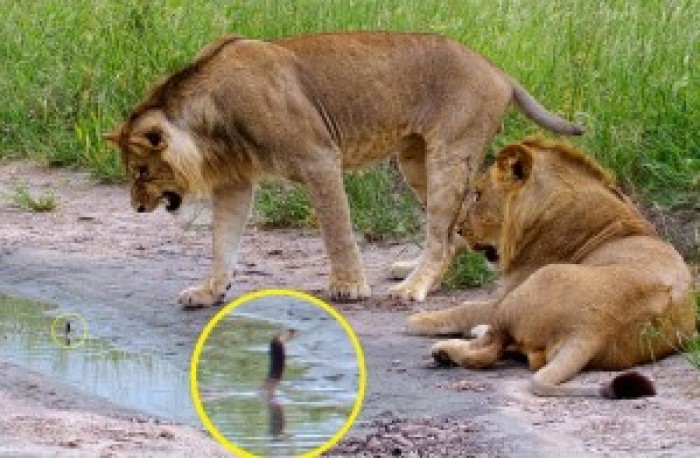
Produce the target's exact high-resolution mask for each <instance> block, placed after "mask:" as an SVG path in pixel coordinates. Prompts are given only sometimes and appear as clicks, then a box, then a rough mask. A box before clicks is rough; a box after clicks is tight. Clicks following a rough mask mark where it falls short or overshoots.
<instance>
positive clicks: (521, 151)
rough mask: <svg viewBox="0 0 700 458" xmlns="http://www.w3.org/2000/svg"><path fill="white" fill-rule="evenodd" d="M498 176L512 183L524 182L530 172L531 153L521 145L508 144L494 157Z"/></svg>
mask: <svg viewBox="0 0 700 458" xmlns="http://www.w3.org/2000/svg"><path fill="white" fill-rule="evenodd" d="M496 168H497V170H498V178H499V180H501V181H503V182H508V183H512V184H522V183H525V182H526V181H527V180H528V178H530V173H531V172H532V153H531V152H530V150H529V149H528V148H527V147H525V146H523V145H509V146H506V147H505V148H503V149H502V150H501V151H500V152H499V153H498V157H497V158H496Z"/></svg>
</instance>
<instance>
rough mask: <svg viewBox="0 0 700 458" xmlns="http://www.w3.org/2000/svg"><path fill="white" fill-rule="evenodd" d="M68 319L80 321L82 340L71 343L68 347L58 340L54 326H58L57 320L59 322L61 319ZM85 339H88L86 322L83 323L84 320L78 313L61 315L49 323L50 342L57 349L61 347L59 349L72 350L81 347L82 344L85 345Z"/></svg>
mask: <svg viewBox="0 0 700 458" xmlns="http://www.w3.org/2000/svg"><path fill="white" fill-rule="evenodd" d="M68 318H73V319H74V320H76V321H80V323H81V324H82V326H83V335H82V339H80V340H79V341H77V342H75V343H72V344H70V345H66V344H64V343H62V342H61V341H60V339H59V338H58V333H57V331H56V326H58V322H59V320H61V319H66V320H67V319H68ZM87 338H88V325H87V321H85V318H84V317H83V316H82V315H81V314H80V313H78V312H67V313H61V314H60V315H57V316H56V317H55V318H54V319H53V321H52V322H51V340H52V341H53V343H55V344H56V346H58V347H61V348H63V349H66V350H73V349H74V348H78V347H80V346H82V345H83V344H85V341H86V340H87Z"/></svg>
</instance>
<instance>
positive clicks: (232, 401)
mask: <svg viewBox="0 0 700 458" xmlns="http://www.w3.org/2000/svg"><path fill="white" fill-rule="evenodd" d="M365 384H366V368H365V361H364V355H363V352H362V347H361V346H360V343H359V341H358V339H357V336H356V335H355V333H354V332H353V330H352V329H351V328H350V326H349V325H348V323H347V322H346V321H345V319H344V318H343V317H342V316H341V315H340V314H339V313H338V312H337V311H336V310H335V309H334V308H333V307H331V306H330V305H328V304H326V303H325V302H323V301H321V300H320V299H317V298H315V297H313V296H310V295H308V294H305V293H301V292H298V291H293V290H281V289H270V290H261V291H256V292H253V293H249V294H246V295H243V296H241V297H240V298H238V299H237V300H235V301H233V302H231V303H229V304H228V305H227V306H225V307H224V308H223V309H222V310H220V311H219V313H217V314H216V315H215V316H214V317H213V318H212V319H211V320H210V321H209V323H207V325H206V326H205V328H204V330H203V331H202V333H201V335H200V336H199V338H198V339H197V343H196V345H195V348H194V352H193V354H192V361H191V366H190V391H191V395H192V399H193V402H194V406H195V408H196V410H197V413H198V415H199V417H200V419H201V421H202V423H203V424H204V426H205V427H206V429H207V430H208V431H209V432H210V433H211V435H212V436H213V437H214V438H215V439H216V440H217V441H218V442H220V443H221V444H222V445H223V446H224V447H225V448H226V449H227V450H229V451H231V452H233V453H235V454H236V456H242V457H254V456H285V457H286V456H304V457H313V456H318V455H320V454H321V453H323V452H325V451H327V450H329V449H330V448H332V447H333V446H334V445H335V444H336V443H337V442H338V441H339V440H340V439H341V438H342V437H343V436H344V435H345V434H346V433H347V432H348V430H349V429H350V428H351V426H352V424H353V422H354V421H355V418H356V417H357V415H358V414H359V412H360V409H361V407H362V402H363V400H364V393H365Z"/></svg>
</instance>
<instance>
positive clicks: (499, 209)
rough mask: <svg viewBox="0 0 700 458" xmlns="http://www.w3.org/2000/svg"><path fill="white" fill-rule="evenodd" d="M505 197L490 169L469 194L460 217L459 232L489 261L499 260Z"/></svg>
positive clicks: (457, 225) (457, 227)
mask: <svg viewBox="0 0 700 458" xmlns="http://www.w3.org/2000/svg"><path fill="white" fill-rule="evenodd" d="M503 204H504V194H503V192H502V190H500V189H499V188H498V186H496V184H495V183H494V181H493V173H492V171H491V170H488V171H487V172H486V173H484V174H483V175H482V177H481V178H480V179H479V181H478V182H477V183H476V186H475V187H474V189H472V190H471V191H469V192H468V193H467V195H466V198H465V200H464V202H463V204H462V208H461V210H460V214H459V217H458V218H457V224H456V229H457V232H458V233H459V234H460V235H461V236H462V237H464V239H465V240H466V241H467V243H468V244H469V246H470V247H471V249H472V250H475V251H482V252H484V255H485V256H486V258H487V259H488V260H489V261H490V262H496V261H497V260H498V250H497V247H498V241H499V239H500V237H501V226H502V223H503Z"/></svg>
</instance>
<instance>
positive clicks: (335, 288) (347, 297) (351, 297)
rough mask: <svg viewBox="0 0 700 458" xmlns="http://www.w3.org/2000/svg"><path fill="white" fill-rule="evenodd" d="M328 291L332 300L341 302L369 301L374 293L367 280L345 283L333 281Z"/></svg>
mask: <svg viewBox="0 0 700 458" xmlns="http://www.w3.org/2000/svg"><path fill="white" fill-rule="evenodd" d="M328 290H329V293H330V296H331V299H332V300H336V301H341V302H342V301H357V300H360V299H367V298H368V297H370V296H371V295H372V291H371V289H370V287H369V285H368V284H367V282H366V281H365V280H361V281H358V282H344V281H339V280H333V279H331V284H330V286H329V287H328Z"/></svg>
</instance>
